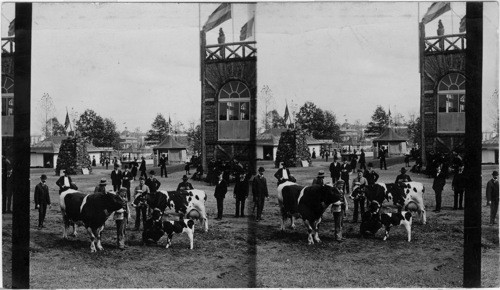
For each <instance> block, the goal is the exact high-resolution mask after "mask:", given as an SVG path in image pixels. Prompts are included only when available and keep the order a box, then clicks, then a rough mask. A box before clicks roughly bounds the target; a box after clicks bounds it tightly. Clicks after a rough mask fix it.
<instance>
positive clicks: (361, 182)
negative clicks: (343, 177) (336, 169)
mask: <svg viewBox="0 0 500 290" xmlns="http://www.w3.org/2000/svg"><path fill="white" fill-rule="evenodd" d="M367 186H368V181H367V180H366V178H364V177H363V170H361V169H358V176H357V177H356V178H354V179H353V180H352V193H351V195H350V198H351V199H354V213H353V215H352V222H353V223H357V222H358V208H359V210H360V211H361V216H363V214H364V213H365V189H366V187H367Z"/></svg>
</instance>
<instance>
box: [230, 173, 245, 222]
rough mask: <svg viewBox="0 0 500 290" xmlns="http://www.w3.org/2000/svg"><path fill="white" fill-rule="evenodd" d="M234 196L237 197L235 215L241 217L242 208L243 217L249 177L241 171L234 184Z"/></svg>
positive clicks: (242, 215)
mask: <svg viewBox="0 0 500 290" xmlns="http://www.w3.org/2000/svg"><path fill="white" fill-rule="evenodd" d="M233 197H234V198H235V199H236V214H235V215H234V217H240V209H241V217H244V216H245V200H246V198H247V197H248V179H247V178H246V174H243V173H241V174H240V175H239V176H238V180H237V181H236V184H235V185H234V190H233Z"/></svg>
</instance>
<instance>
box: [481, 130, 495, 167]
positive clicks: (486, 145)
mask: <svg viewBox="0 0 500 290" xmlns="http://www.w3.org/2000/svg"><path fill="white" fill-rule="evenodd" d="M482 147H483V148H482V150H481V160H482V163H483V164H485V163H491V164H498V136H496V137H494V138H492V139H489V140H485V141H483V146H482Z"/></svg>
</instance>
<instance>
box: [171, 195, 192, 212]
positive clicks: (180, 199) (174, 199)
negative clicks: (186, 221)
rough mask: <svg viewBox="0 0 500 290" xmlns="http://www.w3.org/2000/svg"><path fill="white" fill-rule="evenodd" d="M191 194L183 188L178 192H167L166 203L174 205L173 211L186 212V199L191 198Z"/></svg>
mask: <svg viewBox="0 0 500 290" xmlns="http://www.w3.org/2000/svg"><path fill="white" fill-rule="evenodd" d="M190 195H191V196H190ZM192 196H193V194H192V193H190V192H188V191H185V190H181V191H180V192H176V191H175V192H169V193H168V204H169V205H173V206H174V209H175V212H178V213H182V214H186V210H187V207H188V204H189V202H188V200H189V198H192Z"/></svg>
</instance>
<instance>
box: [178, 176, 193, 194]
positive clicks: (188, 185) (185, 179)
mask: <svg viewBox="0 0 500 290" xmlns="http://www.w3.org/2000/svg"><path fill="white" fill-rule="evenodd" d="M188 180H189V178H188V177H187V175H183V176H182V182H181V183H179V185H177V191H181V190H190V189H194V188H193V185H192V184H191V183H190V182H188Z"/></svg>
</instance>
